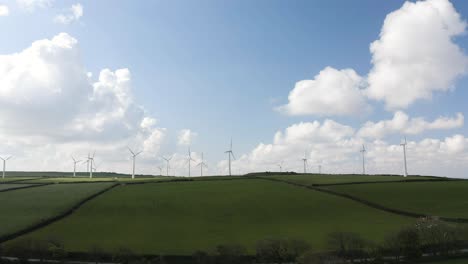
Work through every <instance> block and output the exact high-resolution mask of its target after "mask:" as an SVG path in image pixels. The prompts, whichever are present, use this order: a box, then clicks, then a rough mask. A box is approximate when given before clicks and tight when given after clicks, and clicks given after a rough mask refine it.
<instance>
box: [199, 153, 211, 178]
mask: <svg viewBox="0 0 468 264" xmlns="http://www.w3.org/2000/svg"><path fill="white" fill-rule="evenodd" d="M197 166H200V176H203V167H207V168H208V166H207V165H206V163H205V161H204V160H203V152H202V154H201V162H200V163H198V164H197Z"/></svg>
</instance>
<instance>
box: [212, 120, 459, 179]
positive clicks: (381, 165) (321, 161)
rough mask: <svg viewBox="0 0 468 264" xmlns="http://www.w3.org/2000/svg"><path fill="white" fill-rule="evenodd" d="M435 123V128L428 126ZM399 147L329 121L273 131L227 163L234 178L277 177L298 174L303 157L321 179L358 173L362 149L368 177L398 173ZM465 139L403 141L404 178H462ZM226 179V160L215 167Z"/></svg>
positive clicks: (310, 170)
mask: <svg viewBox="0 0 468 264" xmlns="http://www.w3.org/2000/svg"><path fill="white" fill-rule="evenodd" d="M432 123H436V122H432ZM399 143H400V142H387V141H384V140H381V139H377V140H372V141H366V140H364V139H363V138H362V137H360V136H359V135H358V132H355V131H354V130H353V129H352V128H351V127H349V126H346V125H343V124H339V123H337V122H335V121H332V120H327V121H324V122H323V123H320V122H317V121H315V122H311V123H299V124H294V125H291V126H290V127H288V128H286V129H285V130H284V132H283V131H278V132H277V133H276V134H275V136H274V137H273V142H272V143H270V144H265V143H260V144H258V145H257V146H256V147H255V148H254V149H253V150H251V151H250V152H248V153H247V154H244V155H242V156H241V157H240V158H239V159H238V160H235V161H233V163H232V168H233V171H234V172H235V173H248V172H252V171H277V170H278V164H280V163H281V162H283V171H296V172H302V171H303V162H302V158H303V157H304V151H306V157H307V158H308V165H309V166H308V171H309V172H317V171H318V166H319V165H321V166H322V172H324V173H361V170H362V169H361V166H362V165H361V164H362V163H361V153H360V152H359V150H360V148H361V146H362V144H365V145H366V149H367V152H366V164H367V165H366V170H367V172H368V173H371V174H378V173H393V174H400V175H401V174H402V173H403V151H402V147H401V146H400V145H399ZM467 147H468V138H466V137H465V136H463V135H460V134H456V135H453V136H450V137H446V138H445V139H433V138H425V139H422V140H420V141H412V140H409V141H408V145H407V157H408V170H409V172H410V174H421V175H440V176H450V177H466V175H465V174H464V171H466V170H467V169H468V165H467V164H468V151H467V149H468V148H467ZM217 168H218V171H219V172H220V173H224V174H226V173H227V171H228V163H227V160H223V161H220V162H219V163H218V164H217Z"/></svg>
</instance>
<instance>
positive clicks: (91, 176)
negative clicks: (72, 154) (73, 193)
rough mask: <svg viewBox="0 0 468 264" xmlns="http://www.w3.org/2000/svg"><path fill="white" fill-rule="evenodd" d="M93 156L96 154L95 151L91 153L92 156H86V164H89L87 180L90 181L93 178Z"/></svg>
mask: <svg viewBox="0 0 468 264" xmlns="http://www.w3.org/2000/svg"><path fill="white" fill-rule="evenodd" d="M95 154H96V151H94V152H93V156H90V155H89V154H88V163H89V166H88V170H89V178H90V179H92V178H93V163H94V155H95Z"/></svg>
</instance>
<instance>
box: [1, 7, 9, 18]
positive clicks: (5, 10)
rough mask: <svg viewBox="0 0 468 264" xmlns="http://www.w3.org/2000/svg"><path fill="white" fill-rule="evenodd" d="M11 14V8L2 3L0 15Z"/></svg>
mask: <svg viewBox="0 0 468 264" xmlns="http://www.w3.org/2000/svg"><path fill="white" fill-rule="evenodd" d="M9 14H10V9H9V8H8V6H6V5H0V16H8V15H9Z"/></svg>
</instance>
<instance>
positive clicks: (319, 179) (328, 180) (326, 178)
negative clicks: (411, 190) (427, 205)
mask: <svg viewBox="0 0 468 264" xmlns="http://www.w3.org/2000/svg"><path fill="white" fill-rule="evenodd" d="M261 177H268V178H274V179H280V180H288V181H292V182H296V183H300V184H304V185H313V184H336V183H350V182H367V181H369V182H377V181H378V182H386V181H404V180H427V179H430V177H423V176H410V177H406V178H405V177H402V176H387V175H385V176H380V175H326V174H305V175H304V174H299V175H274V174H272V175H268V176H261Z"/></svg>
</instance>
